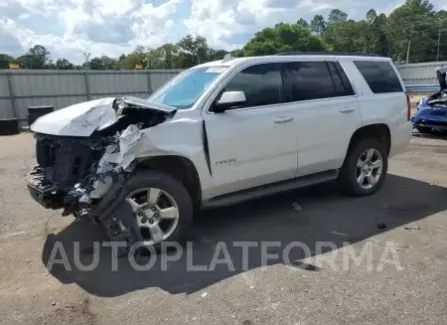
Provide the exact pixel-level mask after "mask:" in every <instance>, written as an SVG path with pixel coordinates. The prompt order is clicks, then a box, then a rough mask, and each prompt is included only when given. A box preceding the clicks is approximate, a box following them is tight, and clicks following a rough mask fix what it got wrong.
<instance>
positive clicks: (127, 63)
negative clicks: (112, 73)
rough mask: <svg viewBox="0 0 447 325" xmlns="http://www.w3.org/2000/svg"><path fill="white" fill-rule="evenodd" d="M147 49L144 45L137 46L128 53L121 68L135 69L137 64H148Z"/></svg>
mask: <svg viewBox="0 0 447 325" xmlns="http://www.w3.org/2000/svg"><path fill="white" fill-rule="evenodd" d="M147 52H148V51H146V49H145V48H144V46H141V45H140V46H137V47H136V48H135V50H133V51H132V52H131V53H129V54H128V55H126V57H125V58H124V59H123V61H122V63H121V69H125V70H134V69H135V67H136V65H137V64H142V65H143V66H146V56H147Z"/></svg>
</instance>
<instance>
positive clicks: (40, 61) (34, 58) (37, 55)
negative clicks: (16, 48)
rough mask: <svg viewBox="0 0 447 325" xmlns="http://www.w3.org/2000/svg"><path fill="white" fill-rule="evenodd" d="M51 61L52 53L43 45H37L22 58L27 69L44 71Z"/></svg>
mask: <svg viewBox="0 0 447 325" xmlns="http://www.w3.org/2000/svg"><path fill="white" fill-rule="evenodd" d="M49 59H50V52H49V51H48V50H47V49H46V48H45V47H44V46H42V45H35V46H33V47H32V48H30V49H29V51H28V52H27V53H26V54H25V55H24V56H22V57H21V61H22V62H23V66H24V67H25V68H27V69H44V68H45V64H46V63H47V61H48V60H49Z"/></svg>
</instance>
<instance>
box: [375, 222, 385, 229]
mask: <svg viewBox="0 0 447 325" xmlns="http://www.w3.org/2000/svg"><path fill="white" fill-rule="evenodd" d="M377 228H378V229H385V228H386V224H385V223H383V222H379V223H378V224H377Z"/></svg>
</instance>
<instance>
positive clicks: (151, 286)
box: [0, 134, 447, 325]
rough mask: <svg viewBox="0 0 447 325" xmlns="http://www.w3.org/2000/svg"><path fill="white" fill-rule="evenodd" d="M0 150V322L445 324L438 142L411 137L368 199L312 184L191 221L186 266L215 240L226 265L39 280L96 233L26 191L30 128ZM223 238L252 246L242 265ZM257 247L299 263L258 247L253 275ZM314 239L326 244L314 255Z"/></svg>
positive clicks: (446, 268) (123, 265)
mask: <svg viewBox="0 0 447 325" xmlns="http://www.w3.org/2000/svg"><path fill="white" fill-rule="evenodd" d="M0 148H1V151H0V254H1V263H0V277H1V283H0V316H1V317H0V324H39V325H40V324H54V325H59V324H80V325H84V324H94V325H99V324H104V325H113V324H120V325H121V324H241V325H242V324H243V325H254V324H300V325H303V324H405V325H410V324H418V325H419V324H442V325H445V324H447V275H446V274H447V213H446V208H447V199H446V198H447V191H446V186H447V142H446V141H445V140H444V139H435V138H426V137H414V139H413V140H412V143H411V146H410V147H409V150H408V152H406V153H403V154H401V155H399V156H396V157H395V158H393V159H392V161H391V162H390V174H389V175H388V178H387V180H386V183H385V186H384V188H383V190H382V191H381V192H379V193H378V194H377V195H375V196H373V197H368V198H361V199H354V198H346V197H343V196H340V195H339V194H337V193H336V192H335V191H333V189H332V188H331V187H330V186H325V187H318V188H314V189H312V190H306V191H295V192H291V193H288V194H284V195H277V196H275V197H272V198H268V199H263V200H259V201H255V202H252V203H250V204H243V205H239V206H236V207H231V208H226V209H218V210H214V211H209V212H207V213H204V214H203V215H201V216H200V217H199V218H198V219H197V221H196V224H195V226H194V228H193V234H192V236H191V239H193V247H192V248H191V250H190V251H191V252H192V253H193V255H192V256H193V259H194V260H193V262H194V264H195V265H209V264H210V261H211V260H212V256H213V253H214V248H216V245H217V244H218V242H221V241H223V242H224V243H226V244H227V247H228V249H229V253H230V255H231V257H232V259H233V261H234V265H235V269H234V270H229V269H228V268H227V267H226V266H225V265H221V266H218V267H217V269H215V270H214V271H200V272H198V271H196V272H186V263H187V262H186V261H185V258H186V257H185V258H182V259H180V260H179V261H177V262H173V263H171V264H169V267H168V270H167V271H164V272H163V271H161V270H160V268H159V266H158V264H156V266H155V267H154V268H152V269H151V270H149V271H145V272H138V271H136V270H134V269H132V268H131V267H130V266H129V265H128V263H127V261H126V260H124V261H122V260H120V261H118V267H119V270H118V271H116V272H112V271H111V269H110V262H109V261H110V259H109V258H108V256H107V253H105V256H104V255H103V254H101V259H100V263H99V267H98V268H96V269H95V270H93V271H90V272H81V271H80V270H77V269H76V268H73V269H72V270H71V271H69V270H64V269H62V268H61V267H53V269H51V272H49V271H48V270H47V268H46V267H45V265H46V263H47V262H48V260H49V255H50V252H51V249H52V248H54V245H55V243H56V242H58V241H60V242H62V243H63V244H64V247H73V245H74V244H73V243H74V242H75V241H78V240H79V241H80V242H81V247H82V248H83V250H82V252H83V255H82V257H81V258H82V259H83V260H84V259H88V258H89V256H90V255H91V254H90V255H89V253H91V252H90V251H89V249H88V247H91V241H92V240H93V239H95V240H101V239H103V235H102V234H101V232H100V230H99V229H97V228H95V227H93V226H90V225H88V224H84V223H74V224H72V223H71V222H72V219H71V218H70V217H68V218H62V217H60V216H59V213H58V212H53V211H47V210H44V209H43V208H41V207H40V206H38V205H37V204H36V203H34V202H33V201H32V200H31V198H30V197H29V196H28V193H27V190H26V186H25V175H26V174H27V172H28V171H29V169H30V168H31V166H32V165H33V163H34V147H33V141H32V137H31V135H30V134H21V135H19V136H14V137H1V138H0ZM296 204H298V205H296ZM92 238H93V239H92ZM234 241H251V242H254V243H258V244H259V245H258V248H253V251H251V252H252V253H251V255H250V259H249V262H248V264H247V265H245V266H244V265H243V264H242V263H241V258H240V257H241V256H240V255H241V249H240V248H236V247H234V245H233V242H234ZM266 241H280V242H281V244H282V245H287V244H289V243H292V242H296V241H299V242H301V243H303V244H305V245H306V246H307V247H309V248H310V249H311V255H312V257H311V258H310V259H306V260H303V257H305V256H304V253H300V251H299V250H297V249H296V250H294V251H293V252H292V253H291V254H290V256H291V259H292V260H294V261H295V262H294V265H295V266H296V267H294V268H292V267H289V266H286V265H284V259H282V258H281V256H282V255H281V252H283V251H282V250H281V249H280V248H276V249H275V248H270V250H269V252H271V253H273V252H275V251H276V252H279V253H280V254H279V258H271V259H270V260H269V261H268V263H267V266H265V267H262V265H263V264H262V261H261V260H260V258H259V256H260V250H259V247H260V245H261V244H260V243H262V242H266ZM321 241H323V242H329V243H332V244H331V245H332V248H331V249H324V250H321V251H318V248H317V247H316V243H317V242H321ZM390 245H391V246H390ZM365 247H370V248H372V250H371V252H372V259H371V260H367V259H363V260H361V261H360V263H359V264H358V265H356V264H354V263H351V264H350V265H349V267H348V268H344V267H343V266H344V265H346V260H345V257H346V256H348V257H349V255H347V254H346V253H347V252H349V251H354V252H355V253H356V254H357V255H359V254H360V253H361V252H362V250H363V249H364V248H365ZM390 247H391V248H392V249H390ZM86 248H87V249H86ZM332 249H334V250H332ZM101 252H102V251H101ZM384 252H387V253H390V254H388V255H386V256H387V262H386V263H382V262H383V261H384V259H383V257H384V256H385V255H384ZM393 252H394V255H393ZM334 253H336V255H334ZM73 258H74V257H73V255H72V254H70V252H68V259H69V260H70V261H73ZM331 258H332V260H331ZM368 261H369V262H368ZM382 267H383V269H382V270H381V268H382Z"/></svg>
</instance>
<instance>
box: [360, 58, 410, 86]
mask: <svg viewBox="0 0 447 325" xmlns="http://www.w3.org/2000/svg"><path fill="white" fill-rule="evenodd" d="M354 64H355V66H356V67H357V69H359V71H360V73H361V74H362V75H363V78H365V80H366V82H367V83H368V85H369V88H371V91H372V92H373V93H375V94H383V93H394V92H402V91H403V89H402V85H401V84H400V81H399V78H398V77H397V74H396V72H395V71H394V69H393V67H392V66H391V64H390V63H389V62H377V61H354Z"/></svg>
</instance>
